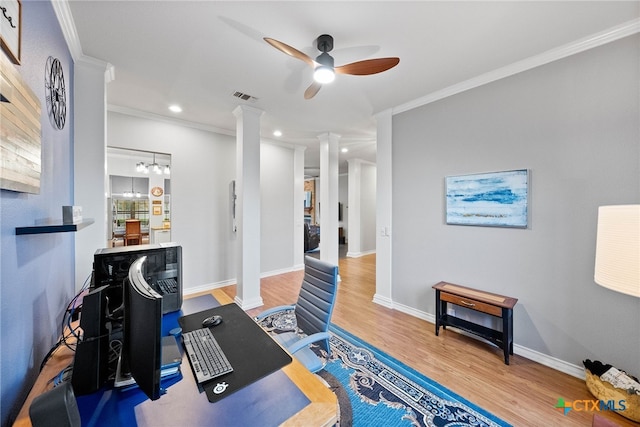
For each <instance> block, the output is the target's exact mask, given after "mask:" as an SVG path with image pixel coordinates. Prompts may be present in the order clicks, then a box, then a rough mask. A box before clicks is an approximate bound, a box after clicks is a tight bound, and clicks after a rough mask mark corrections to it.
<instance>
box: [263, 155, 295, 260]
mask: <svg viewBox="0 0 640 427" xmlns="http://www.w3.org/2000/svg"><path fill="white" fill-rule="evenodd" d="M293 162H294V150H291V149H289V148H285V147H282V146H277V145H270V144H264V143H263V144H262V145H261V146H260V212H261V221H260V222H261V223H260V234H261V241H260V248H261V251H260V264H261V268H260V271H262V272H273V271H278V270H281V269H283V268H292V267H293V265H294V263H295V260H294V254H293V247H294V245H293V232H294V224H295V222H294V209H293V190H294V177H293ZM298 215H299V216H300V218H296V219H297V220H298V221H300V220H301V219H302V217H303V215H304V212H303V208H302V206H301V207H300V209H299V211H298Z"/></svg>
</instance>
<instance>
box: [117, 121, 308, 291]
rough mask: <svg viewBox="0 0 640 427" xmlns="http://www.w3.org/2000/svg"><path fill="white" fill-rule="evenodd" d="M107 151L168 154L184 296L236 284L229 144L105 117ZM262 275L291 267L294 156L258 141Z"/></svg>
mask: <svg viewBox="0 0 640 427" xmlns="http://www.w3.org/2000/svg"><path fill="white" fill-rule="evenodd" d="M107 126H108V145H109V146H110V147H118V148H129V149H136V150H146V151H155V152H160V153H167V154H170V155H171V238H172V240H173V241H175V242H177V243H179V244H181V245H182V250H183V269H184V271H183V278H184V286H185V292H186V293H189V292H195V291H199V290H205V289H208V288H210V287H212V286H222V285H226V284H229V283H235V278H236V261H235V260H236V244H237V243H236V234H235V233H234V232H233V231H232V214H231V198H230V183H231V181H233V180H234V179H235V164H236V162H235V150H236V140H235V137H233V136H229V135H222V134H219V133H214V132H209V131H205V130H200V129H194V128H191V127H186V126H181V125H180V124H178V123H170V122H163V121H157V120H150V119H147V118H142V117H136V116H131V115H127V114H123V113H119V112H114V111H110V112H109V115H108V125H107ZM260 155H261V165H260V170H261V193H262V194H261V204H262V205H261V214H262V226H261V264H262V265H261V274H262V275H269V274H274V273H278V272H283V271H290V270H292V269H294V268H295V266H294V257H293V246H292V242H293V236H294V219H293V189H294V184H293V183H294V178H293V168H294V150H293V149H292V148H288V147H286V146H283V145H282V144H280V145H273V144H269V143H268V142H267V141H262V142H261V154H260Z"/></svg>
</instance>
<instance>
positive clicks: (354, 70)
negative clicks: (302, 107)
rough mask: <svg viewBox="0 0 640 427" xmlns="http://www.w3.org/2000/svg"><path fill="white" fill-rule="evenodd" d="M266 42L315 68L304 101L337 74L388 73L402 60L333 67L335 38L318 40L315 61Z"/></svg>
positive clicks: (380, 59)
mask: <svg viewBox="0 0 640 427" xmlns="http://www.w3.org/2000/svg"><path fill="white" fill-rule="evenodd" d="M264 41H266V42H267V43H269V44H270V45H271V46H273V47H275V48H276V49H278V50H279V51H281V52H284V53H286V54H287V55H290V56H293V57H294V58H298V59H300V60H302V61H304V62H306V63H307V64H309V65H311V66H312V67H313V68H314V73H313V79H314V80H313V83H311V86H309V87H308V88H307V90H305V91H304V99H311V98H313V97H314V96H315V95H316V94H317V93H318V91H319V90H320V88H321V87H322V85H323V84H324V83H330V82H332V81H333V79H334V78H335V75H336V74H351V75H354V76H368V75H370V74H377V73H381V72H383V71H387V70H388V69H390V68H393V67H395V66H396V65H398V63H399V62H400V58H395V57H393V58H376V59H365V60H364V61H357V62H352V63H350V64H345V65H340V66H338V67H335V66H334V65H333V57H332V56H331V55H329V53H328V52H331V50H333V37H331V36H330V35H328V34H323V35H321V36H319V37H318V39H317V47H318V50H319V51H320V52H321V53H320V55H318V57H316V59H315V60H313V59H312V58H311V57H310V56H309V55H307V54H306V53H303V52H300V51H299V50H298V49H296V48H294V47H291V46H289V45H288V44H285V43H282V42H281V41H278V40H276V39H272V38H269V37H265V38H264Z"/></svg>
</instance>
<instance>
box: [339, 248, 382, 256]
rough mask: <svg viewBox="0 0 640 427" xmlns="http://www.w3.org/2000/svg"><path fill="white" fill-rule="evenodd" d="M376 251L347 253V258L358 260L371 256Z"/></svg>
mask: <svg viewBox="0 0 640 427" xmlns="http://www.w3.org/2000/svg"><path fill="white" fill-rule="evenodd" d="M375 253H376V250H375V249H374V250H372V251H364V252H347V255H346V256H347V258H360V257H363V256H366V255H371V254H375Z"/></svg>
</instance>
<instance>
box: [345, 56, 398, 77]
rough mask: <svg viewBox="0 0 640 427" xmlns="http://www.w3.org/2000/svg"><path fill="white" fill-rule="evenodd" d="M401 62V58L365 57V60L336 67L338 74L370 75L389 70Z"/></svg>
mask: <svg viewBox="0 0 640 427" xmlns="http://www.w3.org/2000/svg"><path fill="white" fill-rule="evenodd" d="M399 62H400V58H377V59H365V60H364V61H358V62H352V63H351V64H345V65H341V66H339V67H335V72H336V74H351V75H354V76H368V75H369V74H377V73H381V72H383V71H387V70H388V69H390V68H393V67H395V66H396V65H398V63H399Z"/></svg>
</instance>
